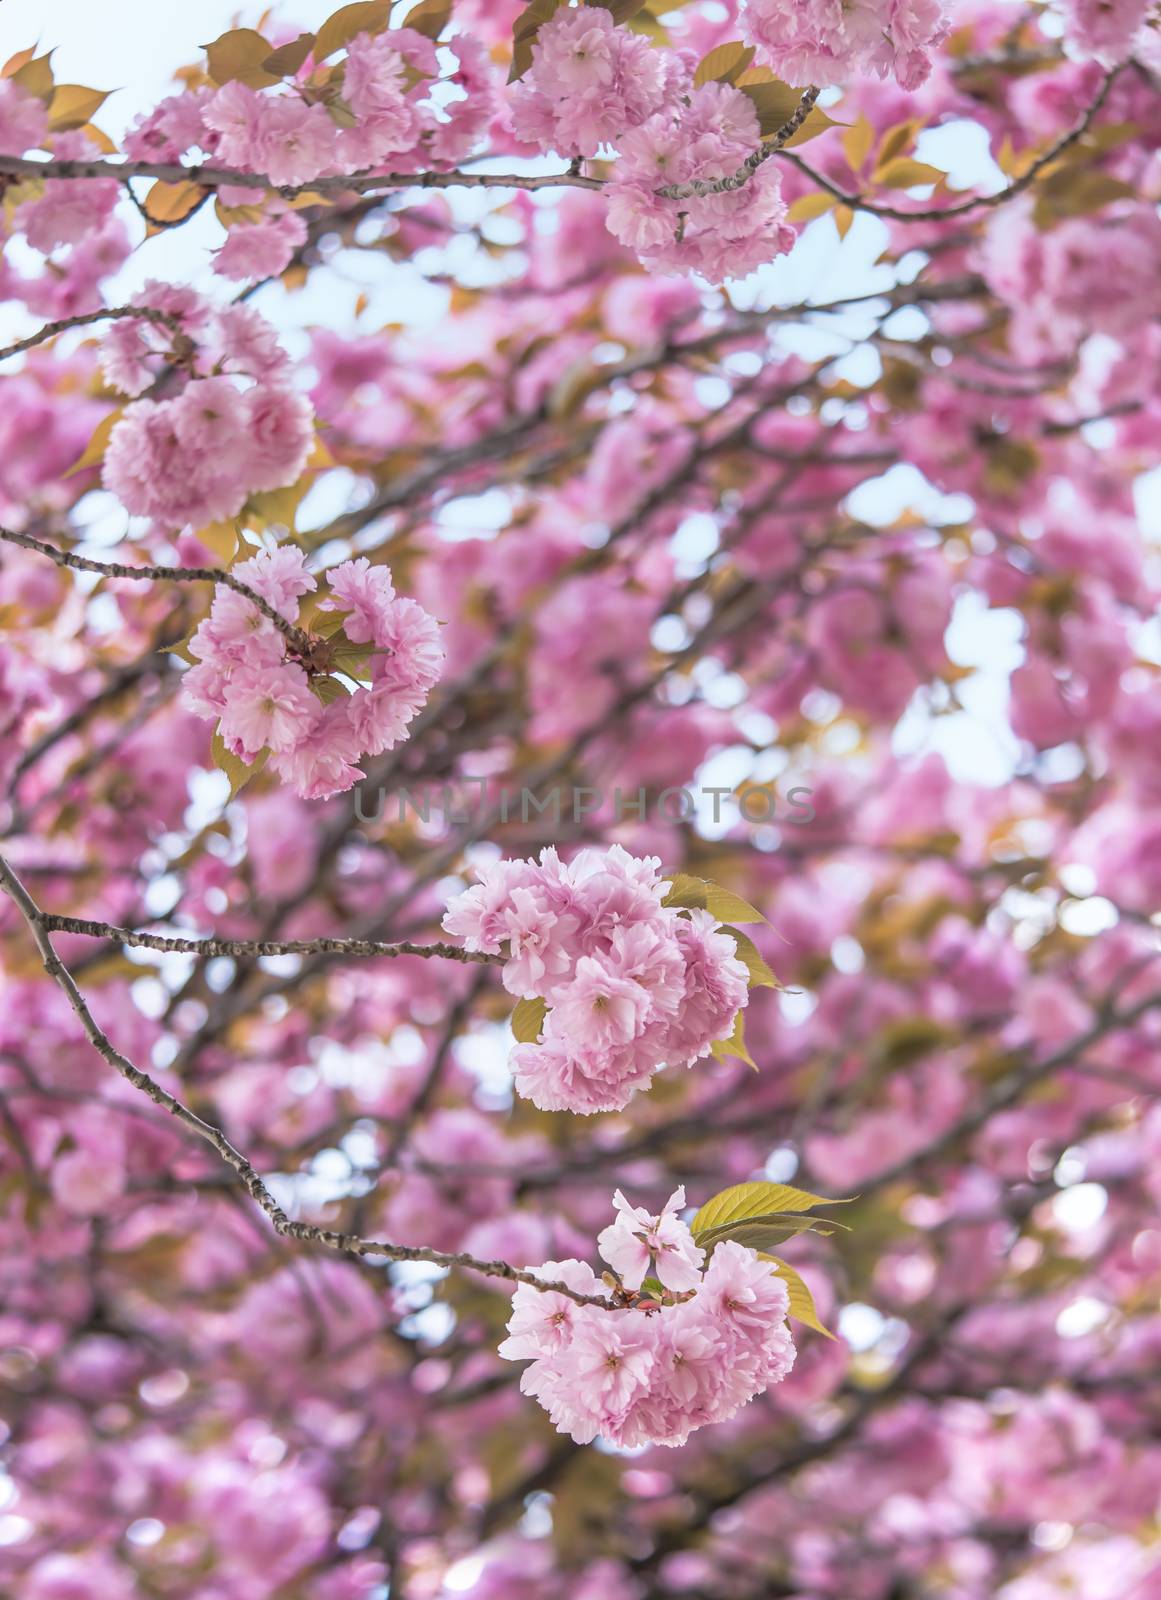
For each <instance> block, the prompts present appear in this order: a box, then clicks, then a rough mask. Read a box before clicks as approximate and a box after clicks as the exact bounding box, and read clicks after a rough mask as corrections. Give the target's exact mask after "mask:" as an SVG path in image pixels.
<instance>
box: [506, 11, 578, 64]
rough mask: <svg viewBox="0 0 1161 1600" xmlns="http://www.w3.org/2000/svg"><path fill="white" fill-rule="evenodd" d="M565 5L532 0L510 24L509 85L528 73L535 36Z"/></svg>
mask: <svg viewBox="0 0 1161 1600" xmlns="http://www.w3.org/2000/svg"><path fill="white" fill-rule="evenodd" d="M567 4H568V0H532V4H531V5H528V6H525V8H524V10H523V11H522V12H521V13H520V15H519V16H518V17H517V18H516V21H515V22H514V23H513V24H512V66H511V68H510V69H509V72H508V82H509V83H515V82H516V81H517V79H519V78H522V77H523V76H524V74H525V73H526V72H527V71H528V69H529V67H530V66H531V65H532V47H533V45H534V44H535V43H536V35H537V34H538V33H539V32H540V30H541V28H543V26H544V24H545V23H546V22H547V21H548V20H549V19H550V18H551V17H554V16H555V15H556V13H557V12H558V11H559V10H560V8H561V6H563V5H567Z"/></svg>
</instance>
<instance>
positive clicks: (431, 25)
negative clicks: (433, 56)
mask: <svg viewBox="0 0 1161 1600" xmlns="http://www.w3.org/2000/svg"><path fill="white" fill-rule="evenodd" d="M451 14H452V0H419V4H418V5H417V6H415V7H413V8H412V10H410V11H409V12H408V13H407V15H406V16H405V17H404V19H403V26H404V27H405V28H414V29H415V31H416V33H422V34H423V35H424V37H425V38H427V39H438V38H439V36H440V34H441V33H442V32H443V30H444V29H445V28H446V27H447V25H448V23H449V22H450V21H451Z"/></svg>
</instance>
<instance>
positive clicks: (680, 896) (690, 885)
mask: <svg viewBox="0 0 1161 1600" xmlns="http://www.w3.org/2000/svg"><path fill="white" fill-rule="evenodd" d="M668 882H669V889H668V891H667V893H666V896H665V898H664V900H663V901H662V902H661V904H662V905H664V906H674V907H676V908H677V910H679V911H709V912H711V913H712V914H713V915H714V916H715V917H716V918H717V919H718V921H719V922H765V920H766V918H765V917H764V916H763V915H762V913H761V912H760V911H759V910H758V909H757V907H756V906H752V905H751V904H750V902H749V901H748V900H743V899H742V897H741V895H740V894H735V893H734V892H733V890H732V889H723V888H722V886H721V884H719V883H709V882H707V880H706V879H705V878H693V877H690V875H689V874H688V873H686V872H679V873H677V874H676V876H674V877H672V878H670V879H669V880H668Z"/></svg>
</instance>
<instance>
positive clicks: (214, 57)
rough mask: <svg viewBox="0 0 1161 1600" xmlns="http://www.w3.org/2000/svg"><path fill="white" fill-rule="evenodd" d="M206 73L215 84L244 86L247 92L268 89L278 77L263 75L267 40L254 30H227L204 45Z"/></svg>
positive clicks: (268, 74) (267, 49) (266, 72)
mask: <svg viewBox="0 0 1161 1600" xmlns="http://www.w3.org/2000/svg"><path fill="white" fill-rule="evenodd" d="M202 49H203V50H204V51H205V53H206V71H207V72H208V73H209V75H210V77H211V78H212V79H213V80H214V82H215V83H219V84H221V83H244V84H245V85H246V87H247V88H248V89H268V88H269V87H270V85H271V84H272V83H277V82H278V79H279V76H280V75H279V74H278V73H274V72H269V71H267V69H266V67H265V65H264V62H265V61H266V59H267V57H268V56H269V55H270V40H269V39H264V38H263V37H262V35H261V34H260V33H259V32H258V30H257V29H256V28H231V29H230V30H229V32H228V33H223V34H220V35H219V36H218V38H216V39H215V40H214V42H213V43H212V44H204V45H203V46H202Z"/></svg>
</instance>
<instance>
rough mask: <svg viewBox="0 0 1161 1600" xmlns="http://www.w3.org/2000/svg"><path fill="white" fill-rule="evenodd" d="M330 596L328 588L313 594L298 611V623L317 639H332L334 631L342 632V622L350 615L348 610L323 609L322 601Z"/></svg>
mask: <svg viewBox="0 0 1161 1600" xmlns="http://www.w3.org/2000/svg"><path fill="white" fill-rule="evenodd" d="M329 598H330V590H329V589H327V590H325V591H323V592H322V593H321V594H314V595H312V596H311V597H310V599H309V600H308V601H306V602H305V604H304V605H303V607H302V609H301V610H300V611H299V613H298V625H299V627H300V628H302V629H303V630H304V631H305V632H307V633H312V634H314V636H315V638H317V639H333V638H334V636H335V634H336V633H342V631H343V623H344V622H345V621H346V620H347V618H348V617H349V616H350V614H351V613H350V612H349V611H341V610H336V611H323V610H322V609H321V606H322V602H323V601H324V600H327V599H329Z"/></svg>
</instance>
